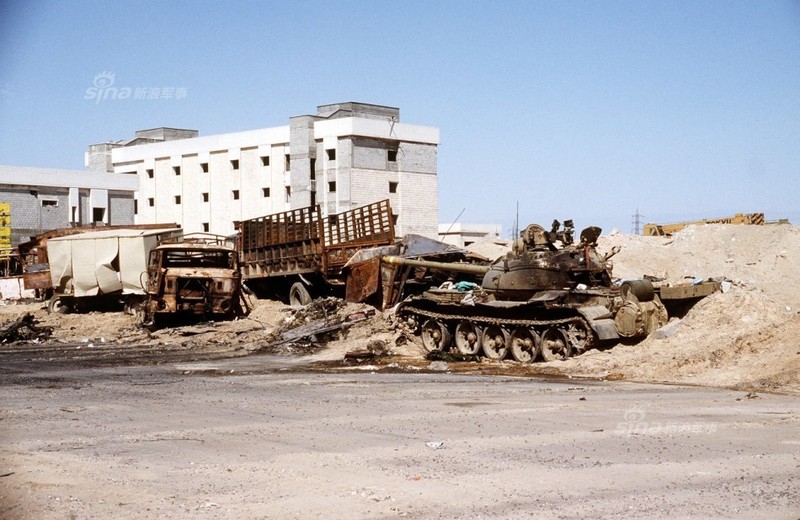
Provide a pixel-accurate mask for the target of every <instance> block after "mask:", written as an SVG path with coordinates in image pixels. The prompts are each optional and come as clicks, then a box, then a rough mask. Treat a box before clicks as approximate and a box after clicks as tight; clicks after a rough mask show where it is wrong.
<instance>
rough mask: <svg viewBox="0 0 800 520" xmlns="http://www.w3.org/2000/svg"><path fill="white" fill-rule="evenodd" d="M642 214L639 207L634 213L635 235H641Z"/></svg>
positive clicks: (633, 226)
mask: <svg viewBox="0 0 800 520" xmlns="http://www.w3.org/2000/svg"><path fill="white" fill-rule="evenodd" d="M642 217H644V215H642V214H641V213H639V208H636V213H634V214H633V223H632V225H631V233H633V234H634V235H641V234H642Z"/></svg>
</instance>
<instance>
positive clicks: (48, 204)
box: [41, 199, 58, 208]
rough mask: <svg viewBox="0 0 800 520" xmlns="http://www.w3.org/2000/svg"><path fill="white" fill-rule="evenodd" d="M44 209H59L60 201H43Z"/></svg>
mask: <svg viewBox="0 0 800 520" xmlns="http://www.w3.org/2000/svg"><path fill="white" fill-rule="evenodd" d="M41 203H42V207H43V208H57V207H58V199H42V200H41Z"/></svg>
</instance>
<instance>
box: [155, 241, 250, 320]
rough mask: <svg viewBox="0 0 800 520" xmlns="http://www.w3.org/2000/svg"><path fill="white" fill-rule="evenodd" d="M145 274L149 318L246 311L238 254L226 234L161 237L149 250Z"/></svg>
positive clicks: (204, 316)
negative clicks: (175, 237) (162, 240)
mask: <svg viewBox="0 0 800 520" xmlns="http://www.w3.org/2000/svg"><path fill="white" fill-rule="evenodd" d="M147 275H148V276H147V302H146V304H145V315H144V320H145V322H146V323H147V322H149V323H151V324H153V325H155V326H158V324H159V323H160V322H162V321H164V319H165V318H167V317H170V316H171V317H174V318H178V319H191V318H194V319H202V320H218V319H232V318H235V317H237V316H241V315H243V314H245V311H244V308H243V306H242V300H241V297H242V295H241V290H242V275H241V271H240V269H239V258H238V255H237V252H236V250H235V248H234V247H233V244H231V243H229V241H228V240H227V239H226V238H225V237H221V236H217V235H209V234H191V235H185V236H183V237H181V238H180V239H177V240H170V241H165V242H162V243H161V244H160V245H159V246H158V247H156V248H154V249H153V250H152V251H151V252H150V258H149V261H148V265H147Z"/></svg>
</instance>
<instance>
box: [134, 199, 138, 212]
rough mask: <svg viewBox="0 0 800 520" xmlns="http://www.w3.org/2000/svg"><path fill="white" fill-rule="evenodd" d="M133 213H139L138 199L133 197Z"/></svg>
mask: <svg viewBox="0 0 800 520" xmlns="http://www.w3.org/2000/svg"><path fill="white" fill-rule="evenodd" d="M133 214H134V215H138V214H139V201H138V200H137V199H133Z"/></svg>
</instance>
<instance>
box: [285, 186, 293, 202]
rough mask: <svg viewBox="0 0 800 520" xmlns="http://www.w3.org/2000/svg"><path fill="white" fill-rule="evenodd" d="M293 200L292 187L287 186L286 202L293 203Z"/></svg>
mask: <svg viewBox="0 0 800 520" xmlns="http://www.w3.org/2000/svg"><path fill="white" fill-rule="evenodd" d="M291 199H292V187H291V186H286V202H291Z"/></svg>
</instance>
